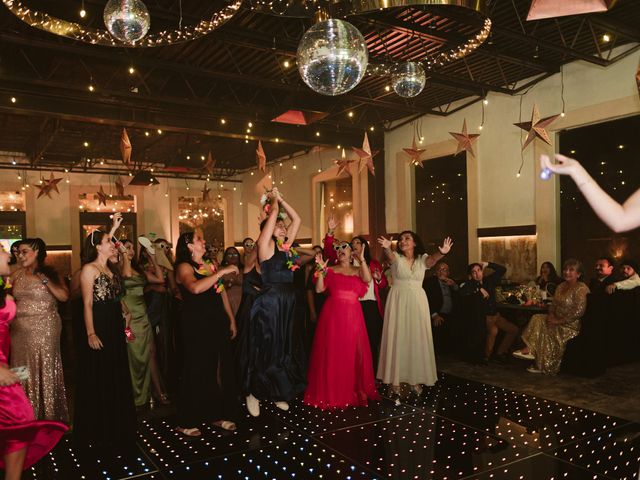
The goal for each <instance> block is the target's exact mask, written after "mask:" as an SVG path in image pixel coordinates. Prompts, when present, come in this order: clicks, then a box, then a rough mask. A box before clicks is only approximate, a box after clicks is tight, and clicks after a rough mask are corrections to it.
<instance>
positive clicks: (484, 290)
mask: <svg viewBox="0 0 640 480" xmlns="http://www.w3.org/2000/svg"><path fill="white" fill-rule="evenodd" d="M486 267H490V268H491V269H492V270H493V273H492V274H490V275H486V276H485V275H484V269H485V268H486ZM506 272H507V269H506V268H505V267H503V266H502V265H498V264H497V263H490V262H489V263H488V262H482V263H472V264H470V265H469V266H468V267H467V273H468V274H469V280H468V281H467V282H466V283H463V284H462V285H461V288H460V293H461V294H462V295H478V296H480V297H481V299H482V309H483V313H484V315H485V319H486V322H487V341H486V347H485V355H484V362H483V363H485V364H486V363H488V361H489V357H490V356H491V353H492V352H493V347H494V345H495V343H496V336H497V335H498V330H502V331H503V332H504V333H505V335H504V338H503V339H502V341H501V342H500V346H499V347H498V350H497V351H496V353H495V360H496V361H497V362H499V363H506V362H507V352H508V350H509V348H510V347H511V344H512V343H513V341H514V340H515V339H516V336H517V335H518V327H517V326H515V325H514V324H513V323H511V322H510V321H509V320H507V319H506V318H504V317H503V316H502V315H500V314H499V313H498V308H497V306H496V287H497V286H498V285H499V284H500V280H502V277H503V276H504V274H505V273H506Z"/></svg>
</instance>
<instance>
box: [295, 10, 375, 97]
mask: <svg viewBox="0 0 640 480" xmlns="http://www.w3.org/2000/svg"><path fill="white" fill-rule="evenodd" d="M297 55H298V70H299V71H300V76H301V77H302V80H304V83H306V84H307V85H309V88H311V89H312V90H314V91H316V92H318V93H321V94H322V95H342V94H343V93H347V92H348V91H349V90H351V89H352V88H353V87H355V86H356V85H358V83H360V80H362V77H364V73H365V71H366V70H367V63H369V52H368V51H367V45H366V43H365V41H364V37H363V36H362V34H361V33H360V31H359V30H358V29H357V28H356V27H354V26H353V25H351V24H350V23H348V22H345V21H344V20H338V19H329V20H324V21H322V22H318V23H316V24H315V25H314V26H313V27H311V28H310V29H309V30H307V31H306V32H305V34H304V36H303V37H302V40H300V44H299V45H298V54H297Z"/></svg>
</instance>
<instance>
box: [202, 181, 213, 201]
mask: <svg viewBox="0 0 640 480" xmlns="http://www.w3.org/2000/svg"><path fill="white" fill-rule="evenodd" d="M209 200H211V189H210V188H209V187H208V186H207V182H204V188H203V189H202V201H203V202H208V201H209Z"/></svg>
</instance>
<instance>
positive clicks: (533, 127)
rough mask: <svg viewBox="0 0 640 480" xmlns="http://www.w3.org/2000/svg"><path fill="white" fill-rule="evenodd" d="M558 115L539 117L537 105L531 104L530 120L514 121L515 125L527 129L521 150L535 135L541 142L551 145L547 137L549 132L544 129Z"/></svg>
mask: <svg viewBox="0 0 640 480" xmlns="http://www.w3.org/2000/svg"><path fill="white" fill-rule="evenodd" d="M559 116H560V115H552V116H550V117H546V118H543V119H542V120H541V119H540V111H539V110H538V106H537V105H536V104H535V103H534V104H533V112H532V113H531V121H530V122H521V123H514V125H515V126H516V127H519V128H521V129H523V130H526V131H527V138H525V140H524V144H523V145H522V150H524V149H525V148H527V145H529V144H530V143H531V142H533V140H535V138H536V137H538V138H539V139H540V140H542V141H543V142H545V143H547V144H549V145H551V139H550V138H549V134H548V133H547V131H546V130H545V128H546V127H548V126H549V125H550V124H551V123H552V122H553V121H554V120H555V119H556V118H558V117H559Z"/></svg>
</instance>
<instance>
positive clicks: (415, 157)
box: [402, 135, 425, 168]
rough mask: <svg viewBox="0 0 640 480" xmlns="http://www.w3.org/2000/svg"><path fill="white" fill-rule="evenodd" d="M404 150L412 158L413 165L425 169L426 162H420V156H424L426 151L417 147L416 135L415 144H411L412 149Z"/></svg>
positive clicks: (414, 137)
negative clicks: (424, 163)
mask: <svg viewBox="0 0 640 480" xmlns="http://www.w3.org/2000/svg"><path fill="white" fill-rule="evenodd" d="M402 150H404V153H406V154H407V155H409V157H410V158H411V164H413V165H420V167H422V168H424V165H423V164H422V162H423V161H424V160H420V156H421V155H422V153H423V152H425V149H424V148H418V147H417V146H416V136H415V135H414V136H413V142H412V143H411V148H403V149H402Z"/></svg>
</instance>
